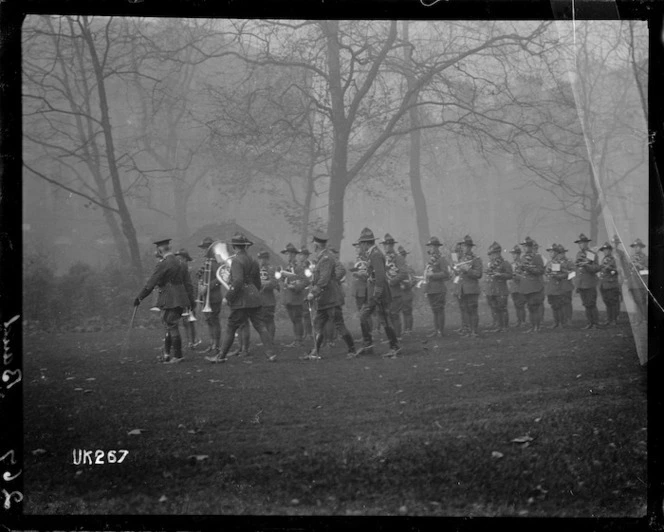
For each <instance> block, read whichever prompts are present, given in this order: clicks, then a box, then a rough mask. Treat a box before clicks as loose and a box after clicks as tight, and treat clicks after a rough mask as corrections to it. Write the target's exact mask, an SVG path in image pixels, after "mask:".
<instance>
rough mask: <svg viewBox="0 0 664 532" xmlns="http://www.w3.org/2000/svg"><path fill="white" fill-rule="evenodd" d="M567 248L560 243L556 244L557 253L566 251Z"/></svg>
mask: <svg viewBox="0 0 664 532" xmlns="http://www.w3.org/2000/svg"><path fill="white" fill-rule="evenodd" d="M568 251H569V250H568V249H567V248H565V246H563V245H562V244H558V253H567V252H568Z"/></svg>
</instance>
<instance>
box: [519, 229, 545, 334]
mask: <svg viewBox="0 0 664 532" xmlns="http://www.w3.org/2000/svg"><path fill="white" fill-rule="evenodd" d="M520 245H521V246H522V247H523V253H522V254H521V260H520V262H519V265H518V266H517V269H516V271H515V274H516V275H518V276H519V291H520V292H521V293H522V294H523V296H524V298H525V300H526V306H527V307H528V315H529V317H530V329H528V330H527V331H526V332H538V331H539V330H540V328H541V326H542V321H541V320H542V313H541V310H540V306H541V305H543V304H544V281H543V279H542V276H543V274H544V261H543V260H542V257H541V255H537V254H535V249H534V247H535V246H534V241H533V239H532V238H530V237H529V236H527V237H526V238H525V240H524V241H523V242H521V244H520Z"/></svg>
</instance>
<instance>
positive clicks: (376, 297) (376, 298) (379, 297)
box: [358, 227, 401, 358]
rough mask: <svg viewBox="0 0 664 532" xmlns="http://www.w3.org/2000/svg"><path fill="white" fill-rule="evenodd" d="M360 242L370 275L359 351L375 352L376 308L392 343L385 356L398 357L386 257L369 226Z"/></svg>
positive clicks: (363, 311) (361, 318) (362, 312)
mask: <svg viewBox="0 0 664 532" xmlns="http://www.w3.org/2000/svg"><path fill="white" fill-rule="evenodd" d="M358 244H359V247H360V250H361V251H362V252H364V253H365V254H366V256H367V273H368V275H369V278H368V296H367V303H366V304H365V305H364V306H363V307H362V311H361V313H360V326H361V328H362V338H363V340H364V346H363V348H362V349H361V350H360V351H359V352H360V353H372V352H373V339H372V337H371V325H370V320H371V314H372V313H373V312H374V310H375V311H377V312H378V316H379V319H380V321H381V323H382V324H383V327H384V328H385V334H386V335H387V338H388V340H389V343H390V351H389V353H386V354H385V355H383V356H384V357H389V358H396V357H397V355H398V354H399V352H400V350H401V348H400V347H399V342H398V340H397V335H396V334H395V332H394V329H393V327H392V320H391V319H390V315H389V305H390V286H389V284H388V280H387V275H386V273H385V257H384V256H383V254H382V253H381V251H380V250H379V249H378V247H377V246H376V238H375V237H374V234H373V231H371V229H369V228H368V227H365V228H364V229H362V232H361V234H360V238H359V240H358Z"/></svg>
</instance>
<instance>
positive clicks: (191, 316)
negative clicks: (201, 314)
mask: <svg viewBox="0 0 664 532" xmlns="http://www.w3.org/2000/svg"><path fill="white" fill-rule="evenodd" d="M187 316H188V317H189V319H188V320H187V321H189V322H194V321H198V320H197V319H196V316H194V313H193V312H192V311H191V309H190V308H186V309H185V310H184V312H183V313H182V317H183V318H186V317H187Z"/></svg>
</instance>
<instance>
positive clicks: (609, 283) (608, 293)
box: [599, 242, 620, 325]
mask: <svg viewBox="0 0 664 532" xmlns="http://www.w3.org/2000/svg"><path fill="white" fill-rule="evenodd" d="M599 251H602V252H604V258H603V259H602V262H601V263H600V265H599V293H600V294H601V296H602V301H604V305H605V306H606V323H605V325H618V315H619V314H620V279H619V277H618V265H617V264H616V258H615V257H614V256H613V246H612V245H611V244H610V243H609V242H604V245H603V246H602V247H601V248H599Z"/></svg>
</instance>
